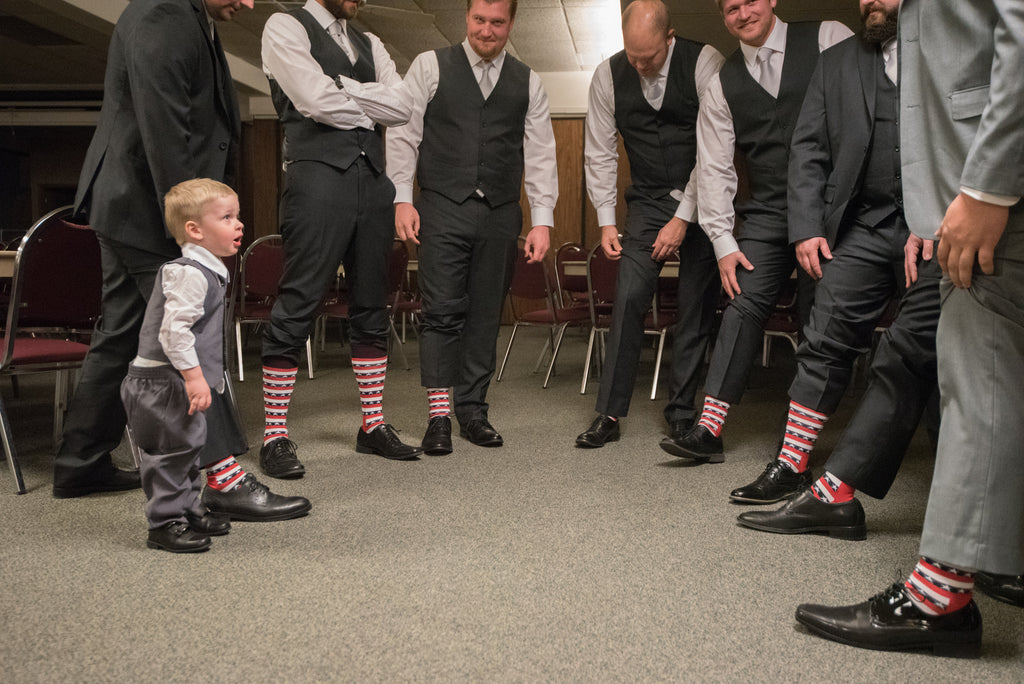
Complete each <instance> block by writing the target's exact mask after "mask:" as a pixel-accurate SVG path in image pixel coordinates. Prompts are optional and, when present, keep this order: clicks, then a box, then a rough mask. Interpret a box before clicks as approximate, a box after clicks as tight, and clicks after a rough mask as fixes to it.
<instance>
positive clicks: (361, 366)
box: [352, 356, 388, 432]
mask: <svg viewBox="0 0 1024 684" xmlns="http://www.w3.org/2000/svg"><path fill="white" fill-rule="evenodd" d="M387 369H388V357H387V356H382V357H380V358H377V359H352V370H353V371H355V374H356V384H358V385H359V404H360V406H361V407H362V409H363V431H364V432H370V431H372V430H373V429H374V428H377V427H379V426H381V425H383V424H384V376H385V375H386V374H387Z"/></svg>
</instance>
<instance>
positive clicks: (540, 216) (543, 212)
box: [530, 207, 555, 228]
mask: <svg viewBox="0 0 1024 684" xmlns="http://www.w3.org/2000/svg"><path fill="white" fill-rule="evenodd" d="M530 221H531V222H532V223H533V225H535V226H548V227H549V228H550V227H552V226H554V225H555V210H554V209H551V208H549V207H530Z"/></svg>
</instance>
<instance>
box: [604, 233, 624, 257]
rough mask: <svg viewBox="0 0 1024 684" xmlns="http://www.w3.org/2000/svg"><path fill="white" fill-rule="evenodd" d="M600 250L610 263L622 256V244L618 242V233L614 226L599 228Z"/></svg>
mask: <svg viewBox="0 0 1024 684" xmlns="http://www.w3.org/2000/svg"><path fill="white" fill-rule="evenodd" d="M601 249H603V250H604V255H605V256H606V257H608V258H609V259H611V260H612V261H616V260H618V259H619V258H620V257H621V256H622V244H621V243H620V242H619V231H617V230H616V229H615V226H612V225H609V226H601Z"/></svg>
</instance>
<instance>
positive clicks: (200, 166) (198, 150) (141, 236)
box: [75, 0, 241, 258]
mask: <svg viewBox="0 0 1024 684" xmlns="http://www.w3.org/2000/svg"><path fill="white" fill-rule="evenodd" d="M240 128H241V126H240V123H239V119H238V105H237V103H236V102H235V93H234V87H233V85H232V83H231V74H230V73H229V72H228V68H227V62H226V61H225V59H224V52H223V50H222V49H221V48H220V45H219V41H218V43H217V44H215V43H214V41H213V40H212V39H211V36H210V25H209V23H208V21H207V17H206V10H205V8H204V6H203V3H202V0H134V2H132V3H130V4H129V5H128V6H127V7H126V8H125V10H124V12H123V13H122V14H121V17H120V18H119V19H118V21H117V26H115V27H114V34H113V36H112V38H111V41H110V50H109V53H108V55H107V70H106V77H105V80H104V84H103V109H102V111H101V112H100V122H99V125H98V126H97V128H96V133H95V135H94V136H93V139H92V143H91V144H90V145H89V150H88V152H87V153H86V157H85V163H84V165H83V168H82V174H81V177H80V179H79V183H78V193H77V195H76V198H75V205H76V211H77V213H80V214H83V215H85V216H87V218H88V221H89V223H90V224H91V225H92V227H93V228H94V229H95V230H96V231H97V232H99V233H100V234H102V235H104V236H106V237H108V238H109V239H111V240H115V241H117V242H121V243H124V244H127V245H130V246H132V247H137V248H139V249H144V250H146V251H150V252H154V253H157V254H166V255H167V257H168V258H175V257H177V256H178V255H179V254H180V253H181V252H180V250H179V249H178V246H177V244H175V242H174V241H173V240H172V239H171V238H170V235H169V234H168V233H167V231H166V228H165V227H164V219H163V197H164V195H165V194H166V193H167V191H168V190H169V189H170V188H171V187H172V186H173V185H175V184H176V183H180V182H181V181H183V180H188V179H190V178H196V177H207V178H214V179H216V180H224V181H227V182H229V183H230V182H231V180H232V178H231V176H232V171H233V168H234V163H235V161H234V160H235V157H236V156H237V150H238V138H239V133H240Z"/></svg>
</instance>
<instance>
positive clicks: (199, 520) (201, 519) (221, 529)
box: [185, 511, 231, 537]
mask: <svg viewBox="0 0 1024 684" xmlns="http://www.w3.org/2000/svg"><path fill="white" fill-rule="evenodd" d="M185 517H186V518H187V519H188V526H189V527H191V528H192V529H193V530H195V531H196V532H199V533H200V534H206V535H209V536H211V537H219V536H221V535H225V534H227V533H228V532H230V531H231V521H230V520H228V517H227V516H226V515H218V514H217V513H211V512H210V511H206V512H205V513H203V514H202V515H196V514H195V513H192V512H191V511H189V512H188V513H186V514H185Z"/></svg>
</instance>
